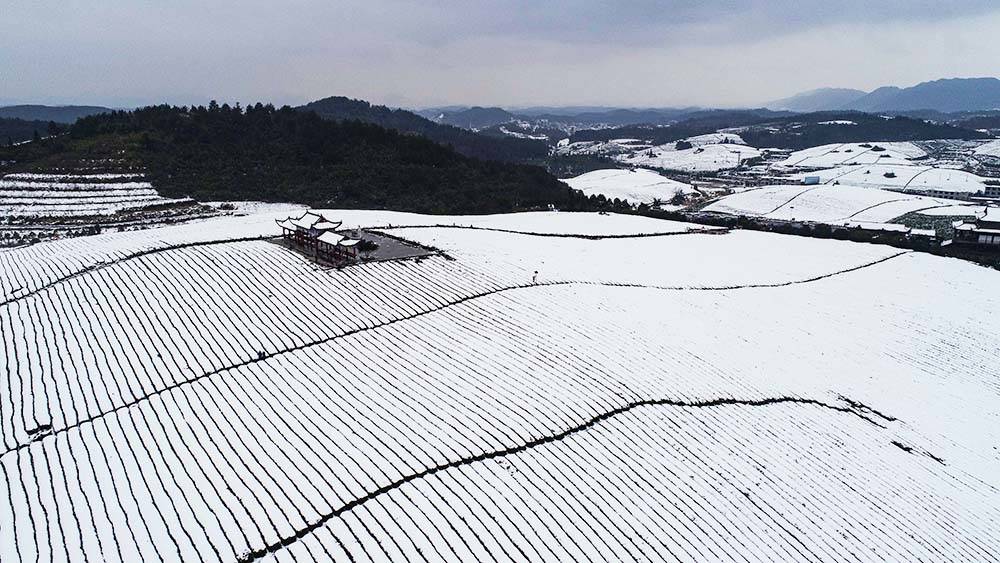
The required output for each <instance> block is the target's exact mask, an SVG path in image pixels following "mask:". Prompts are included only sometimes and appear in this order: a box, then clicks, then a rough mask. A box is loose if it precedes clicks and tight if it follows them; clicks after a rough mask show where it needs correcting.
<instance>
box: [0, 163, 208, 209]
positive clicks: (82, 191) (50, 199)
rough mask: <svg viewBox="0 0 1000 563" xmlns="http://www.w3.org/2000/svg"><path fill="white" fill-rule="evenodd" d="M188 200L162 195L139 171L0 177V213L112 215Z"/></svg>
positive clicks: (23, 174)
mask: <svg viewBox="0 0 1000 563" xmlns="http://www.w3.org/2000/svg"><path fill="white" fill-rule="evenodd" d="M190 201H191V200H189V199H167V198H164V197H161V196H160V195H159V194H158V193H157V192H156V190H155V189H153V186H152V185H151V184H150V183H149V182H146V181H143V179H142V176H141V175H132V174H84V175H79V174H77V175H70V174H27V173H21V174H9V175H7V176H3V177H0V215H4V216H19V217H29V218H39V217H77V216H92V215H98V216H100V215H113V214H115V213H116V212H119V211H122V210H125V209H141V208H144V207H150V206H154V205H164V204H171V203H173V204H176V203H188V202H190Z"/></svg>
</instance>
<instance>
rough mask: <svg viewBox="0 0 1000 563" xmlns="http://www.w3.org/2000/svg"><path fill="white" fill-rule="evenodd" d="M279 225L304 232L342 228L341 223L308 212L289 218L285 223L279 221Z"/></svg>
mask: <svg viewBox="0 0 1000 563" xmlns="http://www.w3.org/2000/svg"><path fill="white" fill-rule="evenodd" d="M277 223H278V224H279V225H281V226H283V227H285V228H288V229H291V228H299V229H302V230H309V229H319V230H323V231H325V230H330V229H336V228H338V227H340V222H339V221H338V222H333V221H329V220H327V219H326V217H323V216H322V215H319V214H316V213H313V212H312V211H306V212H305V213H303V214H302V215H301V216H300V217H288V218H287V219H285V220H284V221H277ZM286 225H290V226H286Z"/></svg>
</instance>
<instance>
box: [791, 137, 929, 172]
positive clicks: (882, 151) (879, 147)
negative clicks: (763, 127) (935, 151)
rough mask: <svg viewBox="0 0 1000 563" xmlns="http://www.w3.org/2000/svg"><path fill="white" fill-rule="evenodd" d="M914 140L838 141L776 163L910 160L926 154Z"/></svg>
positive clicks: (807, 164)
mask: <svg viewBox="0 0 1000 563" xmlns="http://www.w3.org/2000/svg"><path fill="white" fill-rule="evenodd" d="M926 155H927V153H925V152H924V151H923V149H921V148H919V147H917V146H916V145H914V144H913V143H907V142H894V143H837V144H832V145H821V146H818V147H812V148H808V149H804V150H800V151H795V152H794V153H792V154H791V155H790V156H789V157H788V158H787V159H786V160H785V161H784V162H781V163H778V165H779V166H784V167H789V168H832V167H835V166H840V165H850V164H902V165H906V164H911V161H912V160H913V159H915V158H920V157H923V156H926Z"/></svg>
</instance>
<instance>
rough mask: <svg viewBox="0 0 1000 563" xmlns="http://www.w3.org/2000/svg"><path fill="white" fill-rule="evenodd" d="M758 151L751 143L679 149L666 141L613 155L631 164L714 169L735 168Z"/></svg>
mask: <svg viewBox="0 0 1000 563" xmlns="http://www.w3.org/2000/svg"><path fill="white" fill-rule="evenodd" d="M761 154H762V153H761V151H760V150H759V149H756V148H754V147H748V146H746V145H739V144H732V143H726V144H718V145H711V144H710V145H701V146H695V147H692V148H690V149H683V150H677V148H676V143H668V144H666V145H660V146H658V147H651V148H648V149H643V150H639V151H636V152H633V153H631V154H628V155H621V156H618V157H616V160H619V161H620V162H623V163H625V164H629V165H631V166H645V167H648V168H662V169H665V170H676V171H680V172H718V171H720V170H727V169H730V168H736V167H738V166H740V165H741V164H742V163H744V162H745V161H747V160H749V159H752V158H757V157H759V156H761Z"/></svg>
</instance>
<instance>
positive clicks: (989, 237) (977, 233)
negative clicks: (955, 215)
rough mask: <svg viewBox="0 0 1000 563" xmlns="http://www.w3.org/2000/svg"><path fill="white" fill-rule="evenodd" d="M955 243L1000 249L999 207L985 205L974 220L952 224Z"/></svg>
mask: <svg viewBox="0 0 1000 563" xmlns="http://www.w3.org/2000/svg"><path fill="white" fill-rule="evenodd" d="M954 227H955V239H954V240H955V243H958V244H975V245H978V246H986V247H990V248H994V249H998V250H1000V207H987V208H986V213H984V214H983V216H982V217H980V218H979V219H976V220H975V221H971V222H966V221H959V222H957V223H955V224H954Z"/></svg>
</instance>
